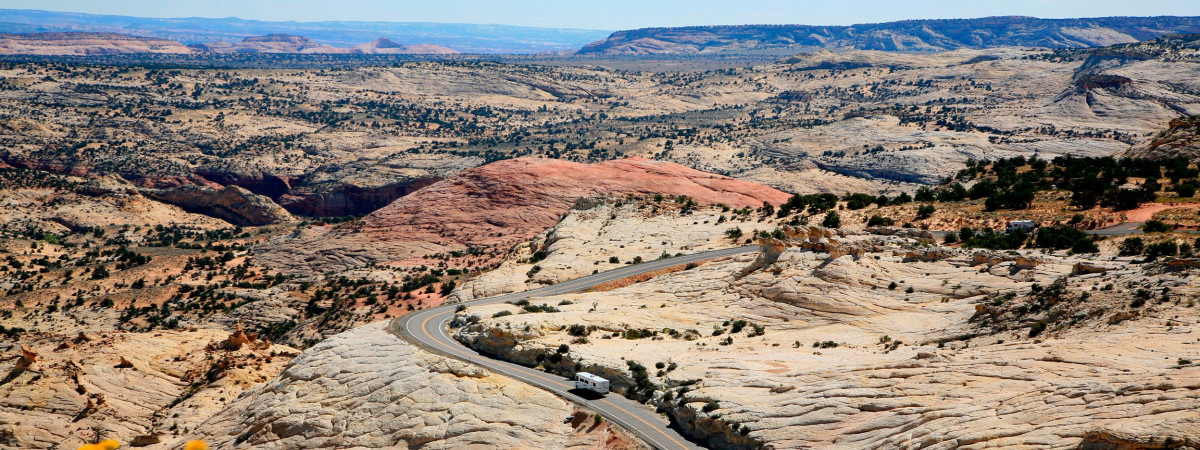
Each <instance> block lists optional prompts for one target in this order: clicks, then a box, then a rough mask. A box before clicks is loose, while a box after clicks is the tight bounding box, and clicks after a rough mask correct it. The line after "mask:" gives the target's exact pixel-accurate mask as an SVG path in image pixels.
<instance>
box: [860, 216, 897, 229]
mask: <svg viewBox="0 0 1200 450" xmlns="http://www.w3.org/2000/svg"><path fill="white" fill-rule="evenodd" d="M895 223H896V221H895V220H892V219H891V218H889V217H883V216H881V215H879V214H875V215H873V216H871V217H870V218H868V219H867V226H868V227H890V226H892V225H893V224H895Z"/></svg>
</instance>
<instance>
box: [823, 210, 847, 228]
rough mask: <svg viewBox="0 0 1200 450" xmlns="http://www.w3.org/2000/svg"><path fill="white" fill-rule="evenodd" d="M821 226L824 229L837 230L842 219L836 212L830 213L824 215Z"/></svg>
mask: <svg viewBox="0 0 1200 450" xmlns="http://www.w3.org/2000/svg"><path fill="white" fill-rule="evenodd" d="M821 226H823V227H825V228H839V227H841V226H842V218H841V216H838V213H837V211H830V212H829V214H826V215H825V220H822V221H821Z"/></svg>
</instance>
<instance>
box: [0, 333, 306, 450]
mask: <svg viewBox="0 0 1200 450" xmlns="http://www.w3.org/2000/svg"><path fill="white" fill-rule="evenodd" d="M228 334H229V333H228V332H227V331H222V330H213V329H198V330H193V331H169V330H160V331H155V332H153V333H125V332H118V331H104V332H97V333H89V334H87V335H85V334H82V333H79V334H78V335H76V334H69V335H68V334H54V333H47V332H40V333H26V334H24V335H22V336H21V337H20V343H19V344H16V345H15V346H14V344H13V343H12V342H11V341H0V378H4V379H3V381H0V446H4V447H6V448H27V449H51V448H76V447H79V445H81V444H83V443H84V440H85V439H91V438H92V437H94V436H96V434H97V433H100V434H101V435H102V436H105V437H108V438H113V439H117V440H119V441H121V442H131V441H133V440H135V439H138V438H139V437H144V436H159V437H163V438H168V439H169V440H173V439H175V437H176V436H178V435H180V434H182V433H183V432H184V430H185V429H193V428H195V426H196V425H197V424H199V423H200V422H201V421H202V420H204V419H205V418H207V417H208V416H210V415H212V414H213V413H215V412H217V411H218V410H220V409H221V407H223V406H224V405H226V404H228V403H229V402H232V401H233V400H234V398H235V397H237V396H238V394H239V393H241V392H242V391H243V390H245V389H247V388H248V387H249V386H250V385H252V384H254V383H259V382H261V381H265V380H266V379H267V378H270V377H273V376H275V375H276V374H278V373H279V372H280V371H281V370H283V367H284V365H285V364H286V363H287V361H288V360H289V359H290V357H291V356H292V355H295V354H297V353H298V352H296V350H294V349H292V348H290V347H286V346H280V345H266V346H260V347H259V348H257V349H251V348H248V347H243V348H242V349H241V350H238V351H227V350H223V349H215V348H209V345H208V344H209V343H211V342H214V341H216V342H224V337H225V336H227V335H228ZM145 439H147V438H143V442H144V441H145Z"/></svg>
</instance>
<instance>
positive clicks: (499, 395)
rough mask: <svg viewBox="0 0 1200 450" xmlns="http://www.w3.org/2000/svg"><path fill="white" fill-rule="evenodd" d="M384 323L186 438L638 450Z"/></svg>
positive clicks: (300, 363) (281, 444)
mask: <svg viewBox="0 0 1200 450" xmlns="http://www.w3.org/2000/svg"><path fill="white" fill-rule="evenodd" d="M388 323H389V322H378V323H373V324H370V325H366V326H363V327H360V328H356V329H353V330H350V331H347V332H345V333H342V334H339V335H337V336H334V337H331V338H329V339H327V340H325V341H323V342H321V343H320V344H318V345H316V346H314V347H312V348H310V349H308V350H307V351H305V352H304V353H303V354H301V355H300V356H299V357H297V358H296V359H295V360H293V362H292V363H291V364H290V365H289V366H288V367H287V368H286V369H285V370H284V371H283V372H282V373H280V375H279V376H278V377H276V378H275V379H273V380H271V381H270V382H267V383H265V384H263V385H260V386H256V387H254V388H253V389H251V390H249V391H247V392H246V393H245V394H243V395H242V396H240V397H239V398H238V399H237V400H236V401H234V402H233V404H232V405H230V406H229V407H228V408H226V409H224V410H222V411H221V412H219V413H217V414H216V415H214V416H213V417H211V418H210V419H208V420H207V421H205V422H204V423H203V424H201V425H200V426H198V427H196V428H195V431H194V432H193V433H192V435H190V436H188V437H187V438H186V439H193V438H200V439H204V440H205V442H207V443H209V445H211V446H213V447H215V448H232V447H234V446H238V445H250V446H254V447H257V448H281V449H283V448H288V449H291V448H331V447H337V448H350V447H352V448H443V447H446V448H466V447H473V446H474V447H501V448H605V449H607V448H613V449H635V448H644V447H643V446H642V445H641V444H640V443H639V442H638V441H636V440H635V439H634V438H631V437H630V435H628V434H626V432H624V431H622V430H617V429H614V428H612V427H610V426H609V425H607V422H605V423H604V424H603V425H599V426H595V423H594V422H593V421H591V420H587V421H583V420H576V421H571V422H569V421H566V420H565V419H566V418H567V417H568V416H573V415H574V416H576V417H577V418H581V417H585V414H587V417H589V418H590V414H591V413H588V412H586V411H581V410H578V409H577V408H576V407H575V406H573V405H572V404H570V403H567V402H566V401H565V400H562V399H560V398H558V397H555V396H554V395H552V394H550V393H548V392H546V391H543V390H541V389H538V388H535V387H531V386H529V385H526V384H523V383H521V382H518V381H515V380H512V379H509V378H507V377H504V376H499V375H494V374H491V373H490V372H489V371H487V370H486V369H483V368H480V367H478V366H474V365H470V364H468V363H465V362H461V361H458V360H455V359H449V358H444V357H441V356H436V355H433V354H430V353H426V352H425V351H422V350H419V349H417V348H415V347H413V346H412V345H410V344H408V343H406V342H404V341H403V340H401V339H400V338H399V337H397V336H395V335H394V334H391V333H389V332H388V331H387V329H386V328H387V326H388ZM186 439H184V440H181V441H180V442H179V444H182V442H184V441H185V440H186Z"/></svg>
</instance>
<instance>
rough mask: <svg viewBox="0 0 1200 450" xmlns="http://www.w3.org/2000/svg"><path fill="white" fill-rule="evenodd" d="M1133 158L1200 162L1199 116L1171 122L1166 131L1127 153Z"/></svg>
mask: <svg viewBox="0 0 1200 450" xmlns="http://www.w3.org/2000/svg"><path fill="white" fill-rule="evenodd" d="M1128 155H1129V156H1132V157H1135V158H1149V159H1158V160H1161V159H1170V158H1175V157H1178V156H1182V157H1184V158H1187V159H1188V160H1190V161H1192V162H1196V161H1198V160H1200V116H1191V117H1186V118H1181V119H1175V120H1172V121H1171V123H1170V125H1169V126H1168V128H1167V129H1166V130H1163V131H1162V132H1160V133H1159V134H1158V135H1157V136H1155V137H1154V138H1153V139H1150V140H1149V141H1146V142H1145V143H1142V144H1140V145H1138V146H1136V147H1134V148H1132V149H1130V150H1129V152H1128Z"/></svg>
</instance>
